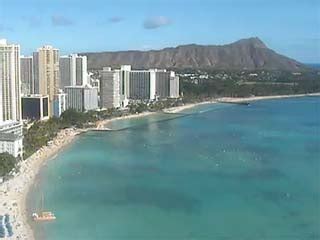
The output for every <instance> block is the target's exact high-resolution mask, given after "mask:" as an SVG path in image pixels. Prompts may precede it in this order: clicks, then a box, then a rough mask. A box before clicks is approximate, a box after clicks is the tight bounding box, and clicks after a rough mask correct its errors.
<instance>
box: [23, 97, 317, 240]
mask: <svg viewBox="0 0 320 240" xmlns="http://www.w3.org/2000/svg"><path fill="white" fill-rule="evenodd" d="M187 112H188V113H195V114H193V115H188V116H185V117H179V118H175V119H171V120H168V121H164V120H165V117H164V115H163V114H162V115H154V116H149V117H147V118H144V119H140V120H137V119H134V120H127V121H122V122H115V123H113V127H114V128H116V129H123V128H124V130H119V131H112V132H103V133H101V132H98V133H97V132H91V133H87V134H84V135H82V136H80V137H79V139H78V140H77V141H75V142H74V143H73V144H72V145H71V146H70V147H69V148H68V149H66V150H65V151H63V152H62V153H61V154H59V155H58V156H57V157H56V159H55V160H53V161H49V162H48V164H47V166H46V167H44V168H43V169H42V171H41V175H40V177H39V179H38V181H37V182H36V184H35V187H34V190H33V191H32V195H31V196H30V199H29V202H30V203H29V205H30V212H32V211H33V210H34V209H39V208H40V205H41V204H40V202H41V201H40V199H41V195H44V196H45V200H44V205H45V207H46V209H49V210H51V211H53V212H54V213H55V214H56V216H57V221H55V222H52V223H45V224H39V225H35V226H34V228H35V230H36V236H37V239H48V240H58V239H59V240H64V239H68V240H70V239H115V240H118V239H121V240H129V239H130V240H132V239H134V240H135V239H139V240H140V239H141V240H147V239H156V240H158V239H159V240H164V239H173V240H175V239H179V240H182V239H201V240H202V239H236V240H239V239H255V240H256V239H272V240H273V239H279V240H283V239H320V230H319V226H320V188H319V183H320V98H316V97H305V98H295V99H286V100H266V101H257V102H255V103H252V104H251V105H250V106H240V105H204V106H201V107H197V108H194V109H192V110H188V111H187ZM167 117H169V118H172V117H174V116H172V115H168V116H167ZM157 120H160V121H158V122H157Z"/></svg>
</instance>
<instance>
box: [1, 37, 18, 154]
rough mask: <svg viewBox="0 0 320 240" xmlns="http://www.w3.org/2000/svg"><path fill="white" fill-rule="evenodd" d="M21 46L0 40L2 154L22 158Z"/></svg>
mask: <svg viewBox="0 0 320 240" xmlns="http://www.w3.org/2000/svg"><path fill="white" fill-rule="evenodd" d="M20 88H21V83H20V46H19V45H15V44H8V43H7V41H6V40H5V39H0V153H3V152H8V153H9V154H11V155H13V156H14V157H18V156H21V157H22V151H23V150H22V149H23V146H22V139H23V135H22V124H21V92H20Z"/></svg>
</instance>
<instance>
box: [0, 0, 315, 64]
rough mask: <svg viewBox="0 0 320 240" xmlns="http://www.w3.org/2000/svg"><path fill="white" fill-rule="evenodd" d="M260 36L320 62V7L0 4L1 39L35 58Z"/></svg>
mask: <svg viewBox="0 0 320 240" xmlns="http://www.w3.org/2000/svg"><path fill="white" fill-rule="evenodd" d="M249 37H259V38H260V39H261V40H262V41H263V42H264V43H265V44H266V45H267V46H268V47H270V48H272V49H273V50H275V51H276V52H278V53H281V54H283V55H286V56H289V57H291V58H294V59H296V60H298V61H301V62H304V63H320V1H318V0H86V1H83V0H0V38H6V39H7V40H8V41H9V42H12V43H18V44H20V45H21V52H22V53H23V54H25V55H29V54H31V53H32V52H33V51H35V50H36V49H37V48H38V47H40V46H43V45H53V46H54V47H56V48H59V49H60V51H61V54H69V53H73V52H96V51H118V50H149V49H161V48H164V47H175V46H178V45H183V44H191V43H195V44H205V45H222V44H228V43H231V42H234V41H237V40H239V39H243V38H249Z"/></svg>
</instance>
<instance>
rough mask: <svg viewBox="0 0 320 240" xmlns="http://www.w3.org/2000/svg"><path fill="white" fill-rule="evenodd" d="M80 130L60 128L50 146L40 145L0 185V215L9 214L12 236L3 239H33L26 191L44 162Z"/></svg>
mask: <svg viewBox="0 0 320 240" xmlns="http://www.w3.org/2000/svg"><path fill="white" fill-rule="evenodd" d="M80 132H81V131H80V130H74V129H64V130H61V131H60V132H59V133H58V136H57V137H56V138H55V139H54V140H53V141H52V144H51V145H50V146H45V147H42V148H41V149H40V150H38V151H37V152H36V153H34V154H33V155H32V156H31V157H29V158H28V159H27V160H25V161H22V162H21V163H20V164H19V166H20V172H19V173H18V174H17V175H16V176H15V177H14V178H12V179H10V180H9V181H6V182H4V183H3V184H1V185H0V199H1V201H0V215H4V214H9V215H10V221H11V223H12V230H13V236H12V237H10V238H9V237H6V238H5V239H26V240H32V239H34V236H33V233H32V230H31V228H30V226H29V225H28V223H27V220H28V219H30V216H28V215H27V211H26V197H27V194H28V191H29V189H30V187H31V185H32V183H33V180H34V179H35V177H36V175H37V173H38V172H39V170H40V168H41V166H42V165H43V164H44V162H45V161H46V160H48V159H50V158H52V157H53V156H54V155H56V154H57V153H58V152H59V151H60V150H61V149H62V148H63V147H64V146H66V145H67V144H69V143H70V142H71V141H72V140H73V139H74V138H75V136H76V135H78V134H79V133H80Z"/></svg>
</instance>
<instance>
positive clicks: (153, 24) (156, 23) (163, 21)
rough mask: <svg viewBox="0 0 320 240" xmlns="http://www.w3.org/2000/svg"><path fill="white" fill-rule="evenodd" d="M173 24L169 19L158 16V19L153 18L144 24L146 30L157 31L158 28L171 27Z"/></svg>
mask: <svg viewBox="0 0 320 240" xmlns="http://www.w3.org/2000/svg"><path fill="white" fill-rule="evenodd" d="M171 23H172V21H171V20H170V19H169V18H167V17H164V16H156V17H151V18H148V19H146V20H145V21H144V23H143V27H144V28H145V29H156V28H160V27H163V26H167V25H170V24H171Z"/></svg>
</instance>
